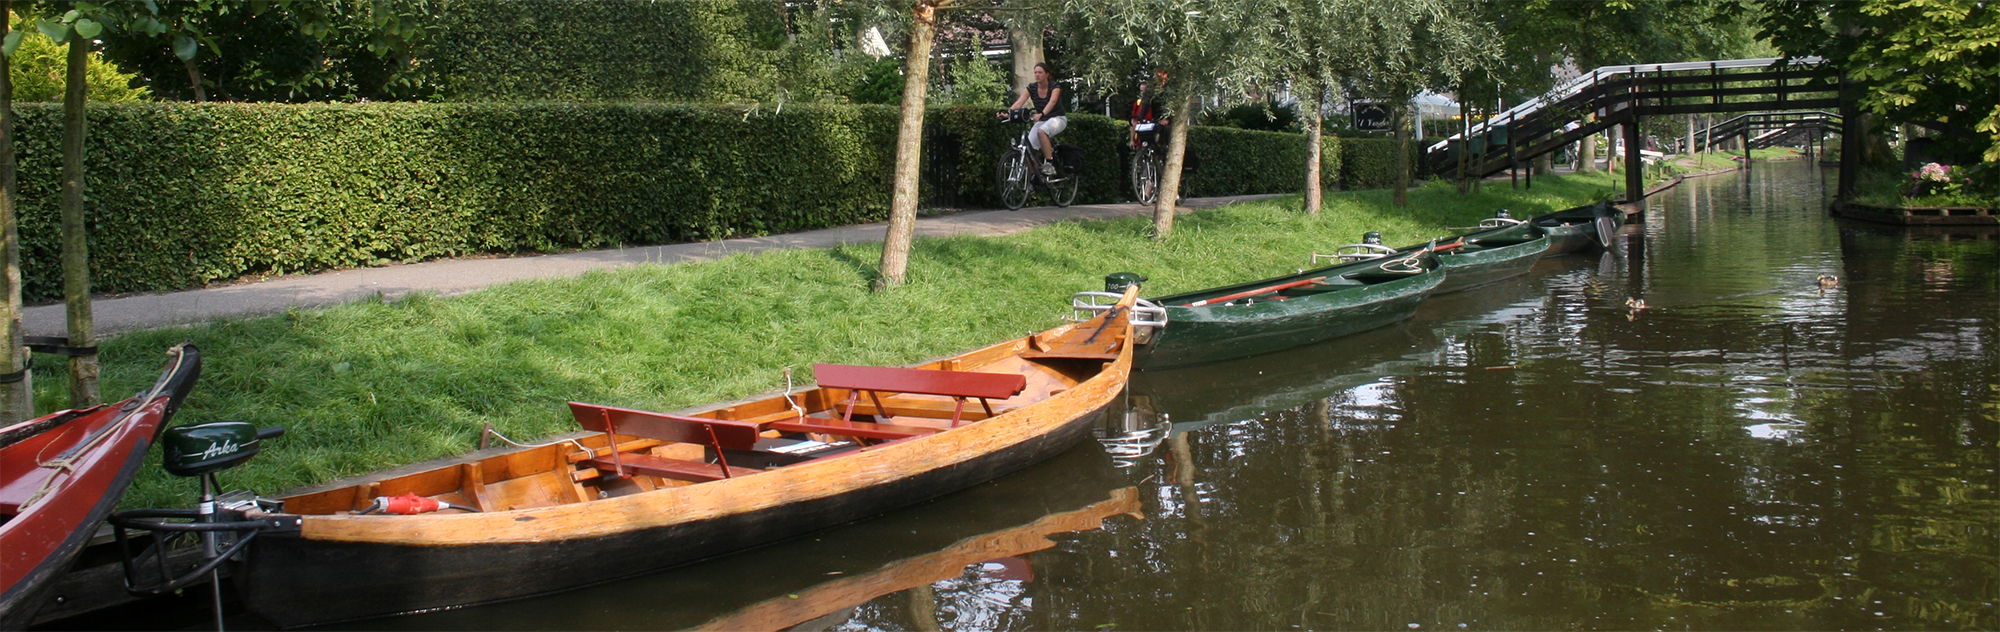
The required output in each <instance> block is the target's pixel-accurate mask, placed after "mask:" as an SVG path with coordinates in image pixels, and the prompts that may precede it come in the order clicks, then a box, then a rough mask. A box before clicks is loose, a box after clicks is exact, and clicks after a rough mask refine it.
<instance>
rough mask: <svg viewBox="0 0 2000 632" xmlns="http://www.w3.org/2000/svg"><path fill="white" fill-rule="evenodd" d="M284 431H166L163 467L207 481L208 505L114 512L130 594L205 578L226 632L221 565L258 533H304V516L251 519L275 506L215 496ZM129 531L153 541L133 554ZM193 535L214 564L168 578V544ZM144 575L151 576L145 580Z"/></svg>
mask: <svg viewBox="0 0 2000 632" xmlns="http://www.w3.org/2000/svg"><path fill="white" fill-rule="evenodd" d="M283 434H285V429H284V428H283V427H272V428H263V429H259V428H257V427H256V426H252V425H250V424H249V423H246V422H241V421H217V422H211V423H205V424H195V425H183V426H175V427H172V428H168V429H167V430H166V431H165V432H163V433H161V439H160V442H161V444H163V445H162V447H161V450H162V451H163V453H164V454H163V457H164V458H162V459H161V465H162V466H164V467H165V469H166V470H167V473H168V474H172V475H174V476H181V477H200V479H201V504H200V505H198V507H197V508H196V509H192V510H189V509H137V510H132V511H121V512H118V513H115V514H112V515H111V519H110V522H111V526H112V534H113V535H114V536H116V538H117V540H118V552H119V554H120V555H121V556H123V558H124V560H123V562H124V564H125V591H126V592H129V593H132V594H133V595H137V596H141V597H151V596H156V595H163V594H167V593H171V592H175V591H178V590H180V589H181V588H184V587H186V586H188V585H189V584H192V583H194V582H196V581H199V580H201V579H202V578H203V577H204V576H205V577H206V578H207V579H208V582H209V585H210V588H211V589H212V590H213V592H214V595H215V629H217V630H221V629H222V583H221V582H220V581H218V580H219V579H220V578H219V577H218V575H219V573H218V572H217V571H216V568H217V567H219V566H221V565H222V563H223V562H224V561H226V560H228V559H230V558H232V557H236V556H237V555H238V554H239V553H241V552H242V551H243V549H244V547H246V546H248V545H249V544H250V540H252V539H253V538H255V537H256V535H257V534H258V533H260V532H263V531H267V530H276V529H297V528H298V525H299V519H298V518H297V517H277V518H248V517H246V516H245V515H244V509H245V508H259V509H262V508H263V507H262V505H261V503H266V502H268V501H263V500H262V499H258V498H256V497H255V496H254V495H246V496H245V497H243V498H235V497H234V496H235V495H236V494H240V493H241V492H238V493H232V494H228V495H224V497H223V498H222V499H221V500H220V501H218V499H217V497H216V494H217V493H219V492H220V491H221V489H222V487H221V485H220V484H219V483H217V482H216V480H215V475H216V473H218V472H221V471H223V470H226V469H229V468H232V467H236V466H238V465H242V464H243V463H245V462H248V461H249V460H250V458H251V457H254V456H257V453H258V452H259V451H261V450H262V449H263V445H264V441H265V440H267V439H275V438H277V437H278V436H280V435H283ZM273 508H275V507H273ZM126 529H133V530H137V531H144V532H150V533H152V534H153V543H152V544H151V545H150V546H147V547H146V549H145V550H143V551H140V552H139V554H138V555H137V556H134V555H133V553H132V549H131V546H130V543H129V541H128V540H127V535H126ZM190 533H198V534H200V535H201V547H202V555H203V557H205V558H206V559H207V561H206V562H204V563H203V564H202V565H201V566H200V567H198V568H196V569H194V570H192V571H189V572H188V573H186V574H183V575H181V576H179V577H172V578H169V577H168V575H169V572H168V569H167V566H166V557H167V551H168V547H169V546H171V545H172V544H173V543H174V542H175V541H176V540H178V539H179V538H180V537H181V536H183V535H186V534H190ZM148 561H152V562H154V563H155V564H156V566H157V568H156V569H153V572H147V571H142V570H141V569H142V568H145V566H146V564H147V562H148ZM141 574H145V575H147V577H145V578H141V577H140V576H141Z"/></svg>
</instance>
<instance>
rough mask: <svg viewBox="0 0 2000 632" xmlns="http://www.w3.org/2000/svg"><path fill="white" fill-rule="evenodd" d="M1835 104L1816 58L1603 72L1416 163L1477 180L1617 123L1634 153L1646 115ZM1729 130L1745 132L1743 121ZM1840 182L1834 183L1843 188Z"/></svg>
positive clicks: (1835, 86)
mask: <svg viewBox="0 0 2000 632" xmlns="http://www.w3.org/2000/svg"><path fill="white" fill-rule="evenodd" d="M1840 106H1841V100H1840V74H1839V72H1838V71H1837V70H1835V69H1833V68H1831V67H1828V66H1826V65H1824V64H1823V63H1822V62H1821V60H1820V58H1818V57H1806V58H1796V59H1787V58H1778V57H1773V58H1763V59H1731V60H1720V61H1703V62H1687V63H1677V64H1638V65H1629V66H1605V67H1603V68H1598V69H1596V70H1593V71H1590V72H1589V73H1587V74H1584V75H1582V76H1579V77H1577V78H1576V79H1572V80H1570V81H1568V82H1566V83H1564V84H1562V85H1559V86H1557V87H1556V88H1555V89H1553V90H1550V91H1549V93H1548V94H1546V95H1544V96H1541V97H1537V98H1534V99H1530V100H1528V101H1526V102H1523V103H1521V104H1520V105H1517V106H1514V107H1513V108H1512V109H1509V110H1507V111H1505V112H1501V113H1499V114H1495V115H1494V116H1493V117H1491V118H1489V119H1488V120H1487V121H1486V122H1483V123H1479V124H1477V125H1473V126H1471V128H1470V129H1468V130H1466V131H1465V132H1461V133H1459V134H1455V135H1453V136H1451V137H1450V138H1447V139H1446V140H1444V141H1442V142H1439V143H1437V144H1436V145H1432V146H1431V147H1430V148H1429V149H1428V151H1427V152H1426V160H1425V163H1424V166H1425V167H1426V168H1427V169H1428V170H1429V171H1430V172H1432V173H1434V174H1436V175H1438V176H1442V177H1450V178H1461V177H1469V178H1483V177H1486V176H1490V175H1494V174H1497V173H1500V172H1502V171H1505V170H1507V169H1510V168H1518V167H1520V166H1521V165H1522V163H1523V162H1525V161H1527V160H1529V159H1532V158H1534V157H1536V156H1540V155H1542V154H1546V153H1549V152H1552V151H1556V150H1558V149H1561V148H1563V147H1566V146H1568V145H1569V144H1571V143H1574V142H1577V141H1579V140H1582V139H1584V138H1587V137H1589V136H1590V135H1592V134H1595V133H1598V132H1602V131H1604V130H1605V129H1608V128H1610V127H1612V126H1614V125H1623V131H1624V137H1625V145H1626V146H1627V147H1643V146H1644V145H1643V144H1642V143H1641V142H1640V139H1639V125H1638V123H1639V121H1640V120H1641V119H1643V118H1644V117H1647V116H1665V115H1676V114H1699V113H1728V112H1770V111H1792V110H1806V109H1828V110H1831V109H1836V108H1839V107H1840ZM1739 118H1741V117H1739ZM1856 118H1858V117H1852V116H1849V117H1844V118H1843V119H1842V120H1843V121H1853V120H1854V119H1856ZM1738 125H1739V126H1744V130H1747V129H1749V128H1748V125H1749V123H1747V122H1744V123H1739V124H1738ZM1736 131H1737V135H1739V136H1740V135H1742V133H1743V130H1736ZM1722 137H1723V136H1722V135H1719V134H1711V138H1715V139H1719V138H1722ZM1843 139H1845V135H1844V136H1843ZM1698 142H1699V141H1698ZM1710 142H1713V141H1710ZM1625 162H1626V168H1625V190H1626V191H1628V192H1631V193H1630V194H1629V195H1630V198H1631V199H1628V200H1627V201H1629V202H1640V201H1642V200H1643V198H1644V195H1645V194H1644V193H1643V192H1644V191H1645V187H1644V186H1643V185H1642V184H1641V176H1642V174H1643V173H1644V164H1643V163H1642V162H1641V160H1640V152H1637V151H1628V152H1625ZM1842 172H1843V174H1842V175H1843V176H1845V175H1846V172H1847V169H1845V168H1843V169H1842ZM1849 180H1850V178H1846V177H1843V178H1842V188H1843V189H1845V188H1846V187H1847V183H1848V181H1849Z"/></svg>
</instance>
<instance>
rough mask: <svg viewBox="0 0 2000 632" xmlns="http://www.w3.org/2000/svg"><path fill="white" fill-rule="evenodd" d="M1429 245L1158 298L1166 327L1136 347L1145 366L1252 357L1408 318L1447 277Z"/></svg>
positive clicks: (1138, 359) (1138, 355)
mask: <svg viewBox="0 0 2000 632" xmlns="http://www.w3.org/2000/svg"><path fill="white" fill-rule="evenodd" d="M1445 278H1446V274H1445V272H1444V268H1443V263H1442V262H1440V260H1439V258H1438V256H1437V254H1436V253H1434V252H1432V251H1431V249H1430V248H1428V247H1423V248H1418V249H1415V250H1411V251H1407V252H1397V253H1395V254H1391V255H1388V256H1384V257H1382V258H1379V259H1371V260H1367V261H1359V262H1353V263H1342V264H1339V265H1334V266H1327V267H1323V268H1317V269H1313V270H1306V271H1303V272H1299V273H1297V274H1291V275H1286V276H1282V277H1276V278H1271V279H1264V280H1261V281H1254V282H1250V283H1241V284H1237V285H1231V286H1226V287H1219V288H1213V289H1208V290H1202V291H1199V292H1189V293H1185V294H1175V295H1172V296H1165V297H1161V298H1157V299H1153V300H1152V302H1153V303H1156V304H1158V305H1159V306H1160V307H1162V308H1164V309H1165V311H1166V316H1167V317H1166V323H1165V325H1164V326H1162V327H1160V328H1158V329H1157V330H1155V331H1153V332H1151V334H1150V340H1147V341H1145V344H1142V345H1140V346H1139V347H1138V348H1137V349H1135V350H1134V351H1135V353H1136V354H1137V355H1136V356H1135V357H1134V364H1136V365H1137V366H1139V367H1140V368H1166V367H1175V366H1187V365H1192V364H1202V363H1207V362H1216V361H1220V360H1228V359H1231V358H1241V357H1247V356H1253V355H1257V354H1261V353H1269V352H1272V351H1278V350H1280V349H1289V348H1292V347H1296V346H1300V345H1306V344H1312V343H1315V342H1319V341H1322V340H1329V339H1332V338H1338V337H1340V336H1345V335H1348V334H1352V333H1355V332H1360V331H1366V330H1369V329H1374V328H1376V327H1381V326H1384V325H1388V324H1390V323H1394V322H1396V321H1399V320H1402V319H1404V318H1408V317H1409V316H1410V314H1411V313H1413V312H1415V311H1416V309H1417V304H1418V303H1420V302H1421V301H1422V300H1423V298H1424V296H1425V295H1427V294H1429V293H1431V292H1432V291H1434V290H1436V289H1437V288H1438V286H1439V285H1441V284H1443V283H1444V282H1445Z"/></svg>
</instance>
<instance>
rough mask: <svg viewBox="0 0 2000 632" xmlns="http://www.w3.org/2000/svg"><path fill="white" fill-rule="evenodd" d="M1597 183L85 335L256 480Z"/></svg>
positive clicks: (1410, 239) (394, 461)
mask: <svg viewBox="0 0 2000 632" xmlns="http://www.w3.org/2000/svg"><path fill="white" fill-rule="evenodd" d="M1612 188H1613V181H1612V179H1611V178H1610V177H1608V176H1605V175H1602V174H1598V175H1578V176H1564V177H1548V178H1537V179H1536V180H1535V186H1534V189H1533V190H1529V191H1522V190H1514V189H1511V188H1509V187H1504V186H1487V187H1484V189H1485V190H1484V192H1483V193H1480V194H1476V195H1460V194H1458V193H1457V192H1456V191H1455V190H1454V189H1453V188H1452V187H1451V186H1450V185H1449V184H1444V183H1433V184H1430V185H1428V186H1426V187H1424V188H1422V189H1420V190H1418V191H1414V192H1412V194H1411V197H1410V206H1409V207H1408V208H1404V209H1397V208H1392V207H1391V206H1390V204H1389V192H1387V191H1380V190H1371V191H1358V192H1345V193H1336V194H1331V195H1329V196H1328V198H1327V210H1326V212H1325V213H1324V214H1322V215H1321V216H1319V217H1316V218H1315V217H1307V216H1304V215H1303V214H1301V213H1300V212H1299V211H1298V206H1299V198H1298V197H1297V196H1289V197H1284V198H1276V199H1272V200H1267V201H1261V202H1255V203H1247V204H1238V205H1233V206H1229V207H1225V208H1220V209H1215V210H1209V211H1202V212H1199V213H1196V214H1193V215H1189V216H1183V217H1181V218H1180V219H1179V220H1177V222H1176V227H1175V229H1174V234H1173V239H1172V240H1170V241H1168V242H1166V243H1157V242H1154V241H1152V240H1149V239H1147V238H1146V230H1147V226H1148V225H1149V221H1148V220H1144V219H1137V218H1135V219H1128V220H1119V221H1101V222H1067V223H1061V224H1057V225H1053V226H1047V227H1042V228H1038V229H1035V230H1031V231H1027V232H1023V233H1018V234H1014V235H1009V236H1004V237H952V238H942V239H923V240H919V241H918V242H917V243H916V247H915V249H914V253H913V254H912V257H911V262H910V275H909V283H908V284H907V285H905V286H903V287H901V288H898V289H896V290H893V291H890V292H887V293H880V294H876V293H870V292H868V291H867V290H866V289H865V288H866V287H867V285H868V280H869V279H870V278H871V274H872V271H873V269H874V266H875V264H876V262H877V261H878V259H879V257H880V252H881V250H880V246H879V245H874V244H866V245H848V246H842V247H837V248H830V249H818V250H792V251H779V252H768V253H762V254H755V255H739V256H734V257H730V258H727V259H723V260H720V261H713V262H706V263H691V264H679V265H657V266H641V267H632V268H624V269H619V270H614V271H601V272H592V273H589V274H585V275H583V276H580V277H575V278H568V279H561V280H547V281H532V282H523V283H513V284H508V285H502V286H496V287H492V288H489V289H485V290H481V291H478V292H473V293H470V294H466V295H462V296H457V297H452V298H437V297H434V296H412V297H408V298H404V299H401V300H396V301H391V302H383V301H362V302H357V303H352V304H347V305H341V306H338V307H333V308H327V309H309V310H295V311H292V312H288V313H285V314H282V315H278V316H270V317H264V318H252V319H240V320H227V321H218V322H214V323H209V324H202V325H197V326H193V327H178V328H171V329H164V330H155V331H145V332H134V333H128V334H124V335H121V336H118V337H116V338H113V339H111V340H108V341H105V342H104V343H103V345H102V347H103V356H102V357H103V360H104V371H103V376H104V392H105V393H106V394H107V397H108V398H114V399H115V398H122V397H125V396H128V395H130V394H131V393H133V392H135V391H137V390H138V389H140V388H142V387H144V386H147V385H149V384H150V383H151V381H152V379H153V377H154V376H155V375H156V372H157V370H158V364H159V361H160V358H161V355H160V351H161V350H162V349H164V348H166V347H168V346H169V345H172V344H174V343H177V342H180V341H182V340H191V341H193V342H194V343H195V344H196V345H198V346H200V347H201V349H202V351H203V352H204V354H205V356H206V359H207V364H206V367H205V369H204V370H203V373H202V379H201V383H200V384H199V386H198V387H197V388H196V390H195V392H194V395H193V396H192V397H190V398H189V400H188V403H187V406H186V407H185V408H184V409H183V410H182V411H181V412H180V416H179V418H178V420H177V421H178V422H179V423H193V422H202V421H214V420H245V421H250V422H254V423H256V424H259V425H283V426H285V427H286V428H287V429H288V432H287V434H286V435H285V436H284V437H283V438H280V439H277V440H275V441H272V442H271V443H269V444H267V445H266V446H265V448H264V452H263V453H262V454H260V455H259V456H258V457H257V458H256V460H255V461H253V462H252V463H250V464H249V465H247V466H244V467H241V468H238V469H237V470H233V471H230V472H228V473H225V474H223V475H222V477H223V478H224V479H226V480H225V484H226V485H227V486H230V487H248V488H251V489H254V490H257V491H260V492H263V493H266V494H270V493H275V492H280V491H284V490H287V489H292V488H296V487H299V486H303V485H309V484H315V483H320V482H324V481H328V480H332V479H336V478H340V477H346V476H351V475H355V474H361V473H364V472H368V471H372V470H378V469H382V468H386V467H392V466H397V465H402V464H408V463H413V462H417V461H422V460H426V459H432V458H436V457H442V456H448V455H453V454H459V453H463V452H466V451H468V450H471V449H473V448H474V447H475V445H476V443H477V441H478V438H479V432H480V428H481V425H482V424H484V423H486V422H492V423H493V424H494V426H495V427H497V428H499V429H500V430H501V431H502V432H504V433H506V434H508V435H510V436H512V437H513V438H515V439H516V440H530V439H536V438H540V437H546V436H549V435H554V434H560V433H565V432H570V431H572V430H574V428H573V422H572V421H571V420H570V419H569V417H568V415H567V413H566V412H565V409H564V407H563V403H564V402H565V401H568V400H580V401H587V402H593V403H600V404H610V405H617V406H627V407H635V408H644V409H653V410H673V409H679V408H685V407H690V406H695V405H700V404H704V403H708V402H717V401H725V400H729V399H734V398H740V397H744V396H748V395H751V394H755V393H761V392H766V391H771V390H774V389H778V388H780V387H782V386H783V385H784V379H783V377H782V373H781V371H782V370H783V369H784V368H786V367H790V368H792V369H794V370H795V371H796V372H798V373H799V374H800V375H801V376H804V377H810V370H809V367H810V366H811V364H812V363H814V362H837V363H854V364H882V365H899V364H906V363H911V362H915V361H919V360H922V359H926V358H932V357H937V356H942V355H947V354H951V353H954V352H957V351H961V350H965V349H970V348H974V347H977V346H980V345H984V344H988V343H992V342H996V341H999V340H1003V339H1006V338H1009V337H1013V336H1019V335H1022V334H1024V333H1027V332H1030V331H1037V330H1041V329H1045V328H1048V327H1051V326H1054V325H1056V324H1058V320H1057V319H1058V317H1059V316H1061V315H1063V314H1066V313H1067V312H1068V308H1067V306H1068V298H1069V295H1070V294H1071V293H1073V292H1076V291H1082V290H1101V289H1102V288H1103V280H1102V279H1103V276H1104V275H1105V274H1106V273H1110V272H1119V271H1133V272H1138V273H1141V274H1145V275H1148V276H1150V277H1152V281H1151V282H1150V283H1148V284H1147V292H1146V293H1147V294H1148V295H1153V296H1158V295H1164V294H1168V293H1173V292H1180V291H1186V290H1195V289H1200V288H1204V287H1211V286H1215V285H1221V284H1225V283H1234V282H1238V281H1243V280H1248V279H1254V278H1262V277H1266V276H1271V275H1276V274H1280V273H1290V272H1292V271H1294V270H1296V269H1299V268H1302V267H1305V266H1307V263H1308V262H1307V260H1308V256H1309V255H1310V254H1311V253H1312V252H1314V251H1318V252H1323V253H1324V252H1332V250H1333V249H1334V248H1335V247H1336V246H1339V245H1341V244H1346V243H1352V242H1354V241H1357V240H1358V238H1359V237H1360V235H1361V233H1363V232H1365V231H1370V230H1374V231H1381V232H1382V234H1383V235H1385V237H1386V239H1387V240H1388V241H1389V242H1391V243H1392V244H1394V245H1404V244H1409V243H1415V242H1418V241H1421V240H1423V239H1425V238H1428V237H1433V236H1440V235H1445V234H1448V232H1447V230H1446V227H1451V226H1470V225H1473V224H1474V223H1475V222H1476V221H1477V220H1478V219H1479V218H1481V217H1487V216H1490V215H1491V213H1492V212H1493V210H1494V209H1496V208H1501V207H1505V208H1508V209H1511V210H1512V211H1513V213H1514V215H1515V216H1516V217H1525V216H1528V215H1534V214H1538V213H1542V212H1546V211H1551V210H1556V209H1561V208H1566V207H1569V206H1573V205H1577V204H1583V203H1587V202H1590V201H1594V200H1596V199H1600V198H1602V197H1605V196H1608V195H1609V194H1610V193H1611V190H1612ZM59 367H60V365H59V364H58V363H57V362H56V361H55V360H54V359H50V360H47V361H44V362H39V363H38V366H37V368H38V369H40V370H39V371H38V373H39V375H40V376H43V378H42V379H40V380H36V383H37V386H38V388H37V397H38V399H39V400H40V403H41V404H42V407H41V410H51V409H53V408H56V407H58V406H61V402H62V401H64V397H65V395H64V393H63V386H62V379H61V378H60V377H59V376H60V375H61V373H60V368H59ZM153 458H154V460H155V461H157V459H158V455H157V454H155V455H154V456H153ZM193 491H194V485H193V484H192V483H191V482H190V481H185V480H170V479H169V478H168V477H167V476H165V475H164V474H163V473H161V472H160V471H159V470H158V468H157V467H156V466H149V468H148V471H147V473H146V474H144V475H143V476H142V477H141V478H140V480H139V481H138V482H137V484H136V485H135V486H134V487H133V489H132V491H131V492H130V493H129V494H128V496H127V497H126V502H125V505H126V506H128V507H138V506H162V507H164V506H184V505H187V504H189V503H190V502H191V498H192V494H193Z"/></svg>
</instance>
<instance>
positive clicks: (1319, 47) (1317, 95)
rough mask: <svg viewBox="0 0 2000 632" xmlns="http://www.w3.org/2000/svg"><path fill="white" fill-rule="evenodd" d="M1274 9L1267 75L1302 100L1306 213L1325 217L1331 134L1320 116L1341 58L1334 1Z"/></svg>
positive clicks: (1286, 1) (1288, 1) (1283, 0)
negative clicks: (1324, 151)
mask: <svg viewBox="0 0 2000 632" xmlns="http://www.w3.org/2000/svg"><path fill="white" fill-rule="evenodd" d="M1274 5H1275V6H1274V9H1275V10H1274V11H1273V13H1272V19H1271V20H1270V22H1269V23H1268V24H1267V25H1266V26H1267V29H1266V31H1265V36H1266V37H1268V38H1269V42H1268V44H1267V45H1266V46H1265V50H1267V51H1268V52H1269V55H1268V56H1267V57H1266V58H1265V59H1266V60H1267V61H1268V62H1269V72H1268V73H1267V74H1269V75H1270V76H1271V78H1272V79H1274V80H1277V81H1286V82H1289V83H1291V85H1292V91H1293V93H1295V94H1297V95H1298V97H1299V110H1300V113H1301V114H1302V115H1304V122H1305V128H1306V174H1305V177H1306V183H1305V184H1306V187H1305V192H1306V193H1305V212H1306V214H1307V215H1319V211H1320V205H1321V204H1320V202H1321V199H1322V197H1323V193H1322V191H1321V186H1320V183H1321V181H1322V178H1321V175H1320V170H1321V169H1322V165H1323V164H1325V163H1324V162H1323V161H1322V160H1321V159H1322V156H1321V155H1320V153H1321V146H1320V143H1321V140H1322V139H1321V134H1323V133H1324V132H1325V130H1324V125H1322V123H1321V121H1320V112H1321V111H1322V110H1323V109H1324V108H1325V106H1326V95H1327V92H1328V91H1329V90H1331V89H1332V88H1333V86H1334V83H1333V69H1334V68H1335V67H1336V66H1337V59H1336V55H1338V53H1339V51H1338V49H1337V48H1336V47H1335V44H1334V42H1333V41H1332V39H1331V38H1329V37H1327V34H1329V33H1332V32H1334V31H1335V30H1336V26H1335V25H1334V23H1333V19H1334V16H1335V15H1336V13H1335V11H1334V6H1333V5H1334V0H1278V1H1277V2H1275V3H1274Z"/></svg>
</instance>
